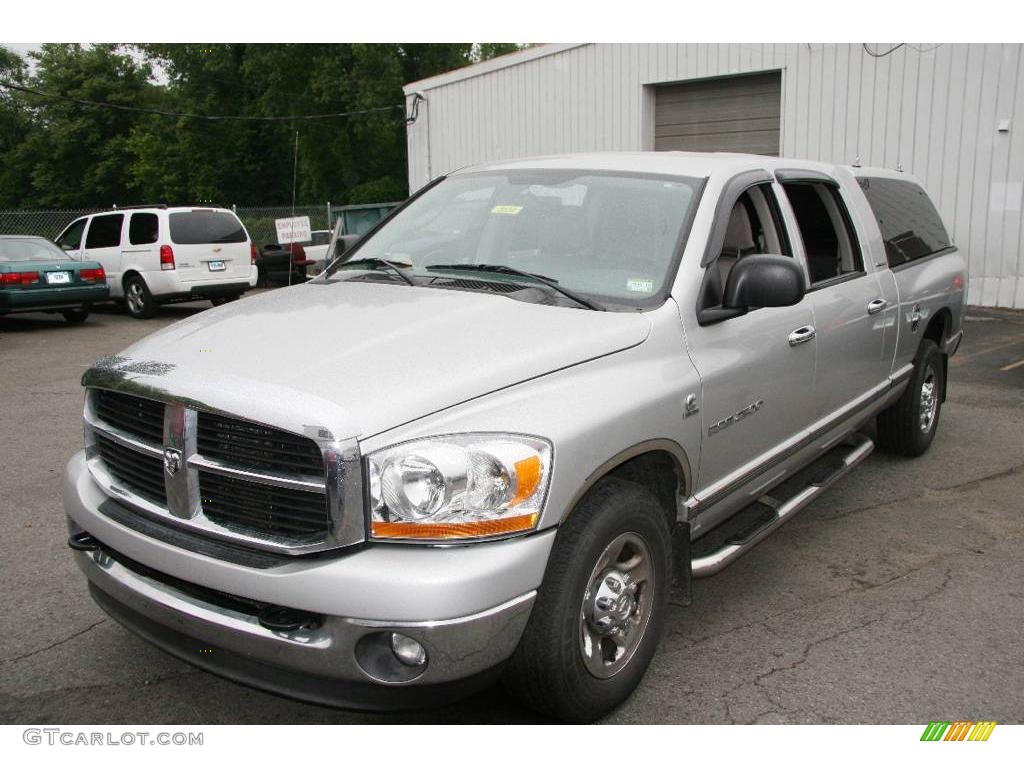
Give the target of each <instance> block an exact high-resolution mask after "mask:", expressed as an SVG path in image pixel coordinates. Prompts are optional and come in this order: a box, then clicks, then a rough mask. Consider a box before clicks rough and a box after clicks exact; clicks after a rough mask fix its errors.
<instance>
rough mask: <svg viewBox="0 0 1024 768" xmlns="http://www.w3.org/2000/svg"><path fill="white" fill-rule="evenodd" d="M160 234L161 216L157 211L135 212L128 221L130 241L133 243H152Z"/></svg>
mask: <svg viewBox="0 0 1024 768" xmlns="http://www.w3.org/2000/svg"><path fill="white" fill-rule="evenodd" d="M159 236H160V217H159V216H157V215H156V214H155V213H133V214H132V218H131V221H129V222H128V242H129V243H131V244H132V245H150V244H151V243H155V242H156V241H157V239H159Z"/></svg>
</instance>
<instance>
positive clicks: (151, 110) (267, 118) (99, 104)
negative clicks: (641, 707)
mask: <svg viewBox="0 0 1024 768" xmlns="http://www.w3.org/2000/svg"><path fill="white" fill-rule="evenodd" d="M0 88H7V89H8V90H11V91H20V92H21V93H30V94H32V95H33V96H39V97H40V98H44V99H49V100H50V101H67V102H71V103H73V104H79V105H81V106H84V107H96V108H101V109H117V110H121V111H122V112H141V113H144V114H149V115H161V116H162V117H187V118H191V119H193V120H247V121H257V122H259V121H264V122H286V121H290V120H331V119H333V118H339V117H354V116H356V115H367V114H370V113H373V112H388V111H390V110H393V109H405V105H403V104H392V105H391V106H388V107H371V108H369V109H355V110H350V111H348V112H327V113H324V114H318V115H199V114H195V113H192V112H173V111H171V110H167V109H157V108H156V107H132V106H129V105H127V104H112V103H111V102H109V101H92V100H91V99H80V98H78V97H77V96H67V95H63V94H55V93H46V92H44V91H39V90H36V89H35V88H28V87H26V86H24V85H17V84H15V83H11V82H8V81H6V80H0Z"/></svg>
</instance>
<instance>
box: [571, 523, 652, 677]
mask: <svg viewBox="0 0 1024 768" xmlns="http://www.w3.org/2000/svg"><path fill="white" fill-rule="evenodd" d="M654 586H655V585H654V571H653V569H652V568H651V552H650V549H649V548H648V546H647V543H646V542H645V541H644V540H643V539H642V538H641V537H640V536H638V535H637V534H635V533H623V534H621V535H620V536H617V537H616V538H615V539H614V540H613V541H612V542H611V544H609V545H608V546H607V547H605V549H604V552H602V553H601V556H600V557H599V558H598V559H597V564H596V565H595V566H594V569H593V571H592V572H591V574H590V579H589V581H588V582H587V591H586V593H584V595H583V604H582V606H581V607H580V622H579V623H580V651H581V652H582V653H583V661H584V663H585V665H586V667H587V671H588V672H590V674H592V675H594V677H599V678H608V677H611V676H612V675H614V674H615V673H617V672H619V671H620V670H621V669H622V668H623V667H625V666H626V664H628V663H629V660H630V659H631V658H632V657H633V654H634V653H635V652H636V649H637V647H638V646H639V645H640V641H641V640H643V637H644V631H645V630H646V629H647V623H648V621H649V620H650V617H651V606H652V604H653V601H654Z"/></svg>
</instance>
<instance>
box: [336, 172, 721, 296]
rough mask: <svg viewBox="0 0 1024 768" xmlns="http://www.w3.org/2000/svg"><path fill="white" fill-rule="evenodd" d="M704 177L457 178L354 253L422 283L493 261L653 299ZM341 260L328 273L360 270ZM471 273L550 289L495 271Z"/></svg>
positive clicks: (581, 291) (593, 290)
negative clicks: (382, 262) (440, 274)
mask: <svg viewBox="0 0 1024 768" xmlns="http://www.w3.org/2000/svg"><path fill="white" fill-rule="evenodd" d="M701 183H702V182H701V180H699V179H691V178H680V177H668V176H665V177H660V176H657V177H656V176H636V175H624V174H617V173H615V174H613V173H601V172H596V171H571V170H570V171H567V170H554V169H548V170H529V171H502V172H485V173H475V174H466V175H459V176H453V177H451V178H448V179H446V180H444V181H442V182H441V183H439V184H438V185H437V186H435V187H433V188H432V189H430V190H428V191H427V192H425V193H424V194H423V195H422V196H420V197H419V198H417V199H416V200H414V201H413V202H411V203H410V204H409V205H408V206H406V207H405V208H404V209H402V210H401V211H399V212H398V213H397V214H395V215H394V217H392V218H391V219H390V220H388V221H387V222H386V223H385V224H384V226H383V227H382V228H381V229H380V230H378V231H377V232H376V233H375V234H374V235H373V236H372V237H371V238H370V239H369V240H367V241H365V242H363V243H361V244H360V245H359V247H358V248H356V249H354V250H353V251H352V252H350V256H349V258H350V259H351V260H352V261H353V262H365V261H367V260H374V259H380V260H387V261H389V262H391V263H392V264H394V265H397V266H399V267H401V268H403V269H404V270H405V273H406V274H407V275H408V276H409V277H411V278H412V279H413V280H414V281H415V283H416V284H417V285H428V286H429V285H431V284H432V283H431V280H433V279H436V278H437V276H438V270H437V269H436V267H438V266H442V267H444V269H443V270H441V271H443V272H444V273H445V274H446V275H449V276H451V275H456V274H458V272H457V269H456V268H457V267H459V266H472V265H491V266H498V267H505V268H511V270H516V271H518V272H527V273H533V274H536V275H541V276H543V277H545V278H548V279H549V280H551V281H557V285H558V286H559V287H561V288H564V289H566V290H568V291H571V292H573V293H575V294H577V295H578V296H582V297H586V298H588V299H590V300H592V301H594V302H595V303H599V304H601V305H603V306H604V307H606V308H620V309H622V308H626V309H628V308H637V307H646V306H652V305H653V304H655V303H660V299H661V297H662V296H663V295H664V291H665V285H666V281H667V280H669V279H670V272H671V271H672V270H673V267H674V265H675V256H676V254H677V252H678V250H679V248H678V246H679V244H680V243H679V241H680V237H681V235H682V234H683V229H684V224H686V223H688V222H689V221H690V218H691V215H692V209H693V208H695V206H696V202H697V191H698V190H699V188H700V186H701ZM347 260H348V259H346V261H347ZM341 267H343V263H340V264H339V263H335V264H334V265H332V268H331V270H330V271H329V274H331V275H332V276H333V277H332V279H338V278H345V279H358V277H357V275H358V271H357V270H356V269H354V268H341ZM429 267H435V269H433V270H431V269H428V268H429ZM466 274H469V273H468V272H467V273H466ZM462 276H466V275H462ZM417 278H423V279H417ZM428 278H429V279H428ZM472 279H473V280H481V279H484V280H488V281H492V280H493V281H504V282H514V283H520V284H522V285H524V286H526V285H529V286H530V287H531V288H535V289H536V288H537V287H540V288H543V287H544V286H543V285H539V286H538V285H537V284H534V283H531V282H530V281H529V278H524V277H523V276H522V275H513V274H509V273H505V274H502V273H498V272H494V271H490V272H486V273H485V272H480V271H474V272H473V273H472ZM534 292H536V291H534Z"/></svg>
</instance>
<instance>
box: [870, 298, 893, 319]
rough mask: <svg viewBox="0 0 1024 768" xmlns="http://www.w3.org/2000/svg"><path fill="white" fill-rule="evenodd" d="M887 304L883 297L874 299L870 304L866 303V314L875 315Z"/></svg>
mask: <svg viewBox="0 0 1024 768" xmlns="http://www.w3.org/2000/svg"><path fill="white" fill-rule="evenodd" d="M888 306H889V302H888V301H886V300H885V299H875V300H874V301H872V302H871V303H870V304H868V314H869V315H877V314H878V313H879V312H881V311H882V310H883V309H885V308H886V307H888Z"/></svg>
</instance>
